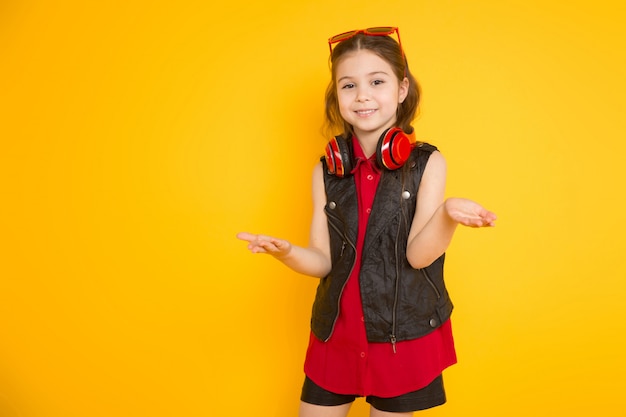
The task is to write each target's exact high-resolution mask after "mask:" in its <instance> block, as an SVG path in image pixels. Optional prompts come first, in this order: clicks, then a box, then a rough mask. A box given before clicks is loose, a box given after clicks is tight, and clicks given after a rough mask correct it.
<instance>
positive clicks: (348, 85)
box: [341, 83, 354, 90]
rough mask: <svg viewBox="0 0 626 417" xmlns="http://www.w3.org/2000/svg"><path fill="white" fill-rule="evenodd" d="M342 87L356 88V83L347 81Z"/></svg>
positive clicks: (345, 88)
mask: <svg viewBox="0 0 626 417" xmlns="http://www.w3.org/2000/svg"><path fill="white" fill-rule="evenodd" d="M341 88H342V89H344V90H347V89H349V88H354V84H353V83H346V84H344V85H342V86H341Z"/></svg>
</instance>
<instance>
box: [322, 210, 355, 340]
mask: <svg viewBox="0 0 626 417" xmlns="http://www.w3.org/2000/svg"><path fill="white" fill-rule="evenodd" d="M326 215H330V217H333V218H335V219H337V217H336V216H333V215H332V214H330V213H328V212H327V213H326ZM328 223H329V224H330V227H332V228H333V229H335V231H336V232H337V233H339V234H340V235H341V236H342V237H343V243H342V245H341V256H343V252H344V249H345V248H346V243H347V244H349V245H350V246H351V247H352V249H354V262H353V263H352V266H351V267H350V272H349V273H348V278H346V280H345V282H344V283H343V285H342V286H341V291H340V292H339V297H337V314H336V315H335V318H334V319H333V325H332V326H331V328H330V333H328V337H327V338H326V339H325V340H324V342H328V340H330V337H331V336H332V335H333V332H334V331H335V324H337V319H338V318H339V312H340V311H341V296H342V295H343V290H344V289H345V288H346V285H347V284H348V279H349V278H350V276H351V275H352V271H354V266H355V265H356V258H357V257H356V245H355V244H354V243H352V242H351V241H350V239H348V238H347V237H346V235H345V233H343V232H342V231H341V230H339V228H338V227H337V226H335V225H334V224H333V223H332V222H328Z"/></svg>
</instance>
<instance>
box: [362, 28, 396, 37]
mask: <svg viewBox="0 0 626 417" xmlns="http://www.w3.org/2000/svg"><path fill="white" fill-rule="evenodd" d="M394 30H395V28H393V27H390V26H384V27H377V28H369V29H365V33H367V34H368V35H391V34H392V33H393V32H394Z"/></svg>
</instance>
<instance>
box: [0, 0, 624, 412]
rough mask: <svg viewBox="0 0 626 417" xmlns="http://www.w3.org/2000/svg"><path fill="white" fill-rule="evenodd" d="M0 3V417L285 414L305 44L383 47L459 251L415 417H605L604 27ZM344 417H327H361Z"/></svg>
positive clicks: (616, 402) (613, 168)
mask: <svg viewBox="0 0 626 417" xmlns="http://www.w3.org/2000/svg"><path fill="white" fill-rule="evenodd" d="M218 3H220V4H219V5H211V4H210V2H200V1H197V2H192V1H180V2H159V1H156V2H155V1H146V0H136V1H120V0H113V1H106V2H104V1H103V2H85V1H72V0H61V1H50V0H47V1H46V0H42V1H35V0H4V1H2V2H1V3H0V139H1V147H0V198H1V203H0V236H1V251H0V275H1V278H0V415H1V416H2V417H6V416H8V417H14V416H16V415H20V416H25V417H53V416H54V417H56V416H59V417H100V416H102V417H104V416H106V417H111V416H116V417H126V416H133V417H136V416H151V417H157V416H168V417H171V416H185V417H195V416H223V417H229V416H233V417H235V416H243V415H258V416H278V417H283V416H285V417H287V416H293V415H295V412H296V409H297V405H298V396H299V390H300V385H301V382H302V378H303V374H302V361H303V357H304V352H305V348H306V344H307V338H308V320H309V312H310V304H311V301H312V297H313V292H314V289H315V285H316V281H315V279H313V278H308V277H302V276H299V275H296V274H294V273H292V272H290V271H289V270H288V269H287V268H285V267H284V266H282V265H280V264H279V263H277V262H275V261H274V260H272V259H270V258H268V257H264V256H253V255H250V254H249V253H247V251H246V249H245V244H244V243H243V242H241V241H238V240H236V239H235V234H236V232H238V231H241V230H248V231H252V232H264V233H268V234H275V235H278V236H281V237H285V238H289V239H291V240H292V241H293V242H295V243H300V244H305V243H306V241H307V235H308V220H309V215H310V177H311V170H312V167H313V165H314V164H315V163H316V161H317V158H318V157H319V155H321V152H322V149H323V146H324V144H325V141H326V138H324V137H323V136H322V135H321V134H320V127H321V124H322V109H323V103H322V102H323V90H324V88H325V86H326V83H327V80H328V76H329V73H328V67H327V57H328V46H327V44H326V39H327V38H328V37H329V36H330V35H334V34H336V33H339V32H342V31H345V30H349V29H355V28H362V27H368V26H377V25H397V26H399V27H400V31H401V35H402V42H403V45H404V47H405V49H406V53H407V55H408V57H409V60H410V64H411V68H412V70H413V72H414V73H415V74H416V76H417V78H418V79H419V80H420V82H421V83H422V87H423V91H424V96H423V97H424V98H423V107H422V112H421V115H420V118H419V119H418V121H417V122H416V123H415V127H416V130H417V135H418V138H419V139H422V140H427V141H429V142H431V143H434V144H435V145H437V146H438V147H439V148H440V149H441V150H442V152H443V154H444V155H445V156H446V158H447V161H448V165H449V181H448V194H449V195H458V196H466V197H470V198H474V199H476V200H478V201H480V202H482V203H483V204H485V205H486V206H487V207H489V208H490V209H492V210H494V211H495V212H496V213H497V214H498V215H499V221H498V225H497V227H496V228H495V229H489V230H470V229H459V230H458V232H457V235H456V237H455V240H454V242H453V244H452V246H451V247H450V249H449V251H448V260H447V269H446V274H447V275H446V277H447V282H448V286H449V289H450V291H451V293H452V296H453V300H454V302H455V305H456V310H455V313H454V315H453V322H454V328H455V335H456V343H457V349H458V355H459V360H460V362H459V364H458V365H456V366H454V367H452V368H451V369H449V370H448V371H446V373H445V379H446V388H447V392H448V396H449V401H448V404H447V405H445V406H444V407H440V408H437V409H434V410H430V411H426V412H424V413H422V415H425V416H452V415H455V416H460V415H465V416H469V415H482V416H528V415H534V416H563V415H570V416H571V415H580V416H596V415H602V416H605V417H610V416H623V415H624V413H626V405H625V402H624V388H626V384H625V383H624V374H625V373H626V360H625V359H624V352H625V349H626V343H624V338H625V336H624V334H625V331H626V325H625V323H624V321H625V319H626V313H625V311H624V305H623V302H624V297H625V296H626V280H625V278H626V267H625V261H624V257H625V255H624V248H625V245H624V235H625V232H626V229H625V226H624V211H625V210H624V195H623V193H624V184H623V181H624V166H625V165H626V164H625V162H624V159H625V154H626V145H625V144H624V142H625V139H626V133H625V132H626V117H625V115H626V105H625V104H624V97H626V80H625V79H624V74H626V59H625V53H624V50H625V49H626V45H625V44H626V42H625V40H626V25H625V24H624V21H625V18H626V11H625V10H624V6H623V5H622V4H623V2H621V1H615V2H610V1H601V0H600V1H594V2H589V1H568V2H565V1H545V0H530V1H497V0H493V1H488V0H481V1H464V0H446V1H434V0H433V1H425V0H417V1H396V0H390V1H386V2H363V1H354V0H347V1H340V2H338V1H329V0H303V1H295V2H294V1H291V0H280V1H267V2H252V1H250V2H218ZM366 413H367V407H366V406H365V404H364V403H363V402H362V401H358V402H357V403H356V405H355V406H354V407H353V410H352V412H351V416H365V415H366Z"/></svg>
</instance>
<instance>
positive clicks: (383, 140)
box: [325, 127, 413, 177]
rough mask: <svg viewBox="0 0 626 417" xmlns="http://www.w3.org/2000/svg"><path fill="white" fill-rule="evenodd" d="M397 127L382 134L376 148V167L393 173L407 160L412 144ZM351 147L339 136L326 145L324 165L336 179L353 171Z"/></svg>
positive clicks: (407, 136)
mask: <svg viewBox="0 0 626 417" xmlns="http://www.w3.org/2000/svg"><path fill="white" fill-rule="evenodd" d="M412 135H413V134H411V135H407V134H406V133H404V131H403V130H402V129H400V128H399V127H392V128H390V129H387V130H385V131H384V132H383V134H382V135H381V136H380V139H379V140H378V145H377V146H376V162H377V163H378V166H380V167H383V168H387V169H388V170H391V171H393V170H394V169H398V168H400V167H401V166H402V165H404V163H405V162H406V161H407V160H408V159H409V156H410V155H411V150H412V149H413V144H412V141H411V139H410V137H409V136H412ZM351 149H352V148H351V146H349V144H348V142H347V141H346V140H344V139H342V138H341V137H340V136H335V137H334V138H332V139H331V140H330V141H329V142H328V144H327V145H326V155H325V157H326V165H327V166H328V171H329V172H330V173H331V174H334V175H336V176H338V177H346V176H348V175H350V173H351V172H352V170H353V169H354V162H353V161H354V158H353V157H352V152H351Z"/></svg>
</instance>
